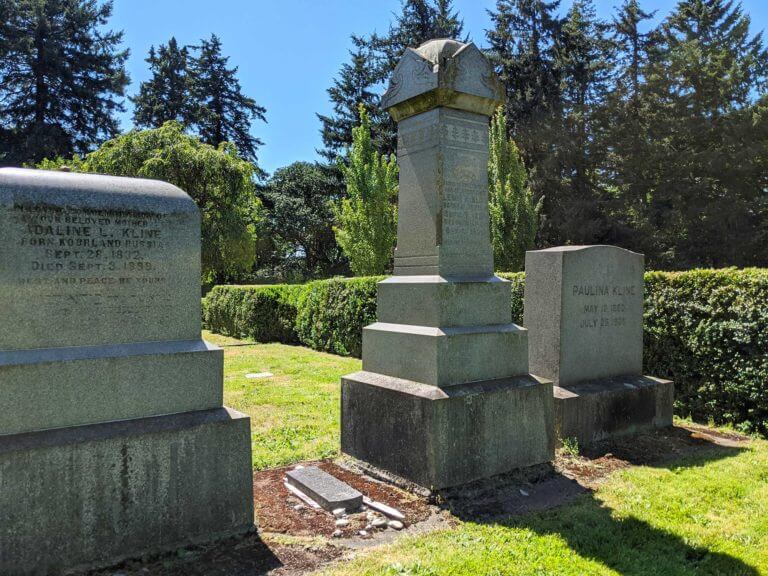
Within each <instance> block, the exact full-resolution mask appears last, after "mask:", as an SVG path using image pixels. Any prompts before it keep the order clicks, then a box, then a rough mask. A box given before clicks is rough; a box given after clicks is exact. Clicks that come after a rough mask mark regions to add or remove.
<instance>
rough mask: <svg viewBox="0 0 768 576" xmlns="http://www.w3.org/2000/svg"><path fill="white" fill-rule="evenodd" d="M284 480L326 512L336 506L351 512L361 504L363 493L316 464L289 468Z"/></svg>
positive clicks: (334, 508)
mask: <svg viewBox="0 0 768 576" xmlns="http://www.w3.org/2000/svg"><path fill="white" fill-rule="evenodd" d="M285 481H286V482H287V483H288V484H290V485H291V486H293V487H294V488H298V489H299V490H301V491H302V492H303V493H304V494H306V495H307V496H309V497H310V498H311V499H312V500H314V501H315V502H317V503H318V504H320V506H321V507H322V508H323V509H325V510H327V511H328V512H333V511H334V510H336V509H338V508H344V509H345V510H347V511H350V512H352V511H354V510H357V509H358V508H360V506H362V505H363V495H362V494H361V493H360V492H358V491H357V490H355V489H354V488H352V486H350V485H349V484H345V483H344V482H342V481H341V480H339V479H338V478H335V477H334V476H331V475H330V474H328V472H326V471H325V470H321V469H320V468H318V467H317V466H305V467H302V468H295V469H293V470H289V471H288V472H286V474H285Z"/></svg>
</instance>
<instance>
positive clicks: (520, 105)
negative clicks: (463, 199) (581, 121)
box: [487, 0, 562, 237]
mask: <svg viewBox="0 0 768 576" xmlns="http://www.w3.org/2000/svg"><path fill="white" fill-rule="evenodd" d="M559 4H560V1H559V0H551V1H546V0H497V2H496V8H495V10H493V11H489V15H490V17H491V21H492V23H493V28H492V29H490V30H488V32H487V37H488V42H489V44H490V52H489V55H490V57H491V60H492V62H493V63H494V65H495V67H496V71H497V73H498V74H499V77H500V79H501V81H502V83H503V85H504V87H505V90H506V113H507V121H508V126H509V127H508V130H509V133H510V135H511V136H512V138H513V139H514V141H515V142H516V143H517V145H518V146H519V147H520V152H521V154H522V156H523V158H524V160H525V163H526V165H527V166H528V168H529V169H530V175H529V176H530V186H531V189H532V191H533V194H534V197H535V198H542V197H543V196H545V195H546V196H547V197H549V196H550V195H552V194H553V192H555V191H556V190H558V189H559V187H560V185H561V182H560V178H559V170H560V167H559V164H558V159H557V156H556V155H555V150H556V148H557V146H558V145H559V143H560V142H561V140H562V121H561V108H562V103H561V84H560V70H559V69H558V67H557V62H556V52H555V50H556V47H557V43H558V41H559V39H560V34H561V28H562V19H561V18H559V17H558V15H557V9H558V6H559ZM544 224H546V222H544ZM547 229H548V230H550V233H549V234H548V236H550V237H551V236H553V235H554V231H552V227H551V226H547Z"/></svg>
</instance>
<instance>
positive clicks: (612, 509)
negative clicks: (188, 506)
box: [92, 333, 768, 576]
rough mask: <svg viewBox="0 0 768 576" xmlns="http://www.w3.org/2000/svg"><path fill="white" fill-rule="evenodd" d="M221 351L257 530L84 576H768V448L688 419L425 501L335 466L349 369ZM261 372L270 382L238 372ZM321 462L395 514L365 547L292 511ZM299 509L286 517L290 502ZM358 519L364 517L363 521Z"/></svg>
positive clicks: (276, 348) (273, 351) (347, 533)
mask: <svg viewBox="0 0 768 576" xmlns="http://www.w3.org/2000/svg"><path fill="white" fill-rule="evenodd" d="M205 338H206V339H208V340H209V341H212V342H214V343H216V344H219V345H221V346H223V347H224V349H225V402H226V403H227V405H229V406H232V407H234V408H235V409H237V410H241V411H243V412H246V413H248V414H249V415H250V416H251V418H252V426H253V461H254V493H255V500H256V517H257V523H258V524H259V533H258V534H250V535H247V536H245V537H240V538H233V539H229V540H225V541H223V542H219V543H216V544H209V545H202V546H191V547H188V548H185V549H183V550H179V551H178V552H177V553H176V554H170V555H168V554H166V555H163V556H159V557H148V558H145V559H143V561H134V562H129V563H127V564H125V565H122V566H118V567H114V568H112V569H110V570H102V571H99V572H94V573H93V575H92V576H96V575H98V576H107V575H110V576H111V575H114V574H119V575H120V576H139V575H145V574H151V575H160V576H181V575H185V576H186V575H195V576H196V575H199V576H203V575H206V576H207V575H221V576H224V575H227V576H253V575H257V574H275V575H283V576H284V575H298V574H306V573H309V572H315V571H319V572H320V573H322V574H328V575H334V576H336V575H338V576H341V575H367V574H370V575H373V574H377V575H379V574H382V575H391V576H406V575H414V576H416V575H430V576H437V575H440V576H442V575H458V574H472V575H475V574H489V575H490V574H494V575H496V574H498V575H502V574H503V575H507V574H510V575H512V574H520V575H524V574H525V575H548V574H552V575H555V574H557V575H561V574H565V575H582V574H596V575H597V574H599V575H609V574H610V575H617V574H619V575H627V576H645V575H649V576H650V575H684V574H691V575H694V574H696V575H758V574H768V442H767V441H765V440H762V439H758V438H748V437H745V436H741V435H739V434H736V433H734V432H731V431H728V430H722V429H715V428H711V427H704V426H700V425H696V424H692V423H689V422H680V421H678V422H677V423H676V427H675V428H674V429H672V430H667V431H661V432H656V433H651V434H645V435H642V436H639V437H635V438H628V439H625V440H616V441H613V442H612V443H611V444H610V445H608V444H606V445H601V446H596V447H595V448H594V449H590V451H589V452H588V453H586V454H576V453H575V450H573V448H574V447H571V450H570V451H568V450H561V451H560V452H559V453H558V457H557V460H556V463H555V466H554V469H547V468H537V469H533V470H530V471H528V472H527V473H526V475H524V476H523V475H510V476H508V477H504V478H497V479H494V480H492V481H490V482H482V483H476V484H474V485H471V486H470V487H468V488H465V489H462V490H461V491H450V490H448V491H443V492H442V493H440V494H439V495H437V496H436V497H435V496H433V497H431V498H430V499H426V498H424V497H422V496H419V495H416V494H412V493H409V492H405V491H402V490H399V489H397V488H394V487H391V486H389V485H386V484H382V483H378V482H376V481H373V480H371V479H368V478H366V477H363V476H361V475H359V474H356V473H354V472H351V471H349V470H347V469H345V468H342V467H339V466H338V465H337V464H336V463H334V462H333V460H334V459H335V458H338V449H337V446H338V441H339V438H338V435H339V432H338V430H339V421H338V402H339V396H338V394H339V384H338V382H339V376H341V375H342V374H345V373H349V372H352V371H355V370H357V369H359V360H356V359H350V358H343V357H339V356H334V355H330V354H325V353H321V352H316V351H313V350H309V349H306V348H301V347H298V346H285V345H280V344H253V343H249V342H244V341H240V340H235V339H232V338H225V337H221V336H217V335H215V334H210V333H206V334H205ZM264 372H268V373H271V374H273V376H267V377H260V378H253V377H251V378H247V377H246V375H247V374H259V373H264ZM320 460H322V462H321V464H320V465H321V466H322V467H323V468H325V469H326V470H328V471H331V472H332V473H334V474H335V475H337V476H338V477H339V478H341V479H342V480H344V481H346V482H348V483H350V484H351V485H353V486H354V487H356V488H358V489H359V490H361V491H362V492H363V493H365V494H367V495H368V496H370V497H371V498H373V499H374V500H378V501H382V502H385V503H388V504H390V505H393V506H395V507H396V508H399V509H400V510H401V511H403V512H404V513H405V515H406V529H405V530H404V531H403V532H396V531H393V530H391V529H390V530H386V531H384V532H376V533H374V534H373V535H372V537H368V538H362V537H360V536H358V535H357V531H358V530H359V529H360V528H362V527H363V524H364V523H365V520H364V519H360V517H355V516H352V517H351V520H352V521H351V523H350V525H349V526H348V527H345V528H344V534H343V536H342V537H341V538H333V537H332V536H331V534H332V532H333V531H334V529H335V521H334V519H333V518H332V517H331V516H330V515H329V514H327V513H325V512H322V511H315V510H313V509H311V508H310V507H308V506H303V507H301V506H299V504H300V503H299V501H298V500H295V499H293V498H291V497H290V496H289V495H288V493H287V492H286V491H285V489H284V488H283V486H282V478H283V475H284V472H285V470H286V467H288V466H289V465H292V464H296V463H298V462H303V463H306V462H308V461H320ZM296 506H299V509H298V510H296V509H294V507H296ZM361 516H362V515H361Z"/></svg>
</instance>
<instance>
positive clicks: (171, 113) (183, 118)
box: [131, 38, 194, 128]
mask: <svg viewBox="0 0 768 576" xmlns="http://www.w3.org/2000/svg"><path fill="white" fill-rule="evenodd" d="M188 59H189V50H188V49H187V47H186V46H182V47H180V46H179V45H178V43H177V42H176V38H171V39H170V40H169V41H168V44H167V45H164V44H161V45H160V46H159V47H158V49H157V51H155V47H154V46H152V47H151V48H150V49H149V56H148V57H147V59H146V62H147V64H149V70H150V72H151V73H152V77H151V78H150V79H149V80H147V81H145V82H142V83H141V86H140V87H139V93H138V94H137V95H136V96H135V97H133V98H131V101H132V102H133V104H134V106H135V109H134V112H133V122H134V124H135V125H136V126H138V127H139V128H159V127H160V126H162V125H163V124H165V123H166V122H168V121H169V120H175V121H177V122H179V123H180V124H182V125H183V126H185V127H186V126H189V125H190V124H191V123H192V122H193V121H194V117H193V112H194V106H193V103H192V79H191V78H190V75H189V70H188Z"/></svg>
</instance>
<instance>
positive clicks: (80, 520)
mask: <svg viewBox="0 0 768 576" xmlns="http://www.w3.org/2000/svg"><path fill="white" fill-rule="evenodd" d="M250 444H251V443H250V425H249V418H248V417H247V416H244V415H243V414H240V413H238V412H235V411H233V410H229V409H227V408H218V409H214V410H204V411H199V412H186V413H183V414H174V415H168V416H155V417H150V418H144V419H140V420H130V421H120V422H108V423H104V424H93V425H88V426H76V427H69V428H60V429H55V430H45V431H38V432H29V433H24V434H14V435H6V436H0V510H1V511H2V512H1V513H0V516H1V517H2V521H0V542H2V543H3V546H2V547H0V566H2V574H3V575H4V576H15V575H25V576H26V575H38V574H39V575H41V576H43V575H47V574H58V573H60V572H63V571H64V570H65V569H66V570H70V569H73V568H75V567H82V568H88V567H99V566H107V565H110V564H113V563H116V562H119V561H120V560H123V559H125V558H130V557H133V556H136V555H145V554H147V553H153V552H161V551H165V550H173V549H175V548H178V547H179V546H184V545H188V544H190V543H195V542H201V541H206V540H211V539H214V538H217V537H221V536H226V535H230V534H237V533H242V532H246V531H248V530H250V529H251V528H252V527H253V500H252V498H247V497H244V495H247V494H250V493H251V489H252V488H251V487H252V482H253V480H252V477H251V451H250Z"/></svg>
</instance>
